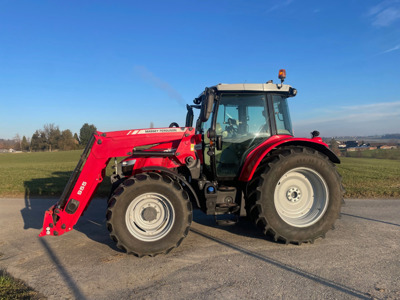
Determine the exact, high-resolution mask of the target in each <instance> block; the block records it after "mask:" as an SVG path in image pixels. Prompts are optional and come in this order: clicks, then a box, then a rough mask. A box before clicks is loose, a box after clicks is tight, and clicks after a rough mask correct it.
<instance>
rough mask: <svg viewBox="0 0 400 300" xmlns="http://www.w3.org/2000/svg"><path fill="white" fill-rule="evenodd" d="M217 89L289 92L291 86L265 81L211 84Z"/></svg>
mask: <svg viewBox="0 0 400 300" xmlns="http://www.w3.org/2000/svg"><path fill="white" fill-rule="evenodd" d="M213 87H215V88H216V89H217V90H218V91H250V92H251V91H253V92H289V89H290V88H291V86H290V85H287V84H280V83H279V84H276V83H272V82H267V83H234V84H225V83H220V84H218V85H215V86H213Z"/></svg>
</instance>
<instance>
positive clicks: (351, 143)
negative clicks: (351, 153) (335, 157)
mask: <svg viewBox="0 0 400 300" xmlns="http://www.w3.org/2000/svg"><path fill="white" fill-rule="evenodd" d="M344 143H345V145H346V148H355V147H358V141H346V142H344Z"/></svg>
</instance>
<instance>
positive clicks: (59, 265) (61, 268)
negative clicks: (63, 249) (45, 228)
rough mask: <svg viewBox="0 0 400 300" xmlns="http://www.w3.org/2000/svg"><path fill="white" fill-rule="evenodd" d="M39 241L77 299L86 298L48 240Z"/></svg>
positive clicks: (83, 299)
mask: <svg viewBox="0 0 400 300" xmlns="http://www.w3.org/2000/svg"><path fill="white" fill-rule="evenodd" d="M39 241H40V243H41V244H42V246H43V248H44V249H45V250H46V253H47V255H48V256H49V258H50V259H51V260H52V262H53V265H54V266H55V267H56V268H57V270H58V272H59V273H60V275H61V277H62V278H63V279H64V280H63V282H65V284H66V285H68V287H69V288H70V289H71V290H72V292H73V294H74V296H75V299H82V300H85V299H86V297H85V296H84V295H83V294H82V292H81V290H80V288H79V287H78V285H77V284H76V282H75V281H74V279H73V278H72V277H71V275H70V274H69V273H68V271H67V270H66V269H65V268H64V266H63V264H62V263H61V261H60V260H59V259H58V257H57V255H56V254H55V252H54V251H53V250H52V249H51V247H50V245H49V244H47V242H46V241H45V240H44V239H40V240H39Z"/></svg>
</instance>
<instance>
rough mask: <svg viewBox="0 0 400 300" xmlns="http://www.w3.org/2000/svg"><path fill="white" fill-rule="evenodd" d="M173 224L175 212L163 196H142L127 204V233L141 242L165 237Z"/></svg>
mask: <svg viewBox="0 0 400 300" xmlns="http://www.w3.org/2000/svg"><path fill="white" fill-rule="evenodd" d="M174 222H175V211H174V208H173V206H172V204H171V202H170V201H169V200H168V198H166V197H165V196H164V195H161V194H157V193H145V194H142V195H140V196H138V197H136V198H135V199H133V200H132V202H131V203H130V204H129V206H128V208H127V210H126V213H125V223H126V226H127V228H128V230H129V232H130V233H131V234H132V235H133V236H134V237H136V238H137V239H139V240H141V241H146V242H154V241H157V240H159V239H161V238H163V237H164V236H166V235H167V234H168V233H169V232H170V230H171V228H172V226H173V224H174Z"/></svg>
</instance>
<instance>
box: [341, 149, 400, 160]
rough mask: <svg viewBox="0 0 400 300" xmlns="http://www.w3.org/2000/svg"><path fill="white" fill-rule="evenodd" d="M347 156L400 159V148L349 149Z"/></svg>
mask: <svg viewBox="0 0 400 300" xmlns="http://www.w3.org/2000/svg"><path fill="white" fill-rule="evenodd" d="M346 157H357V158H381V159H395V160H399V159H400V149H376V150H364V151H347V152H346Z"/></svg>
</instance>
